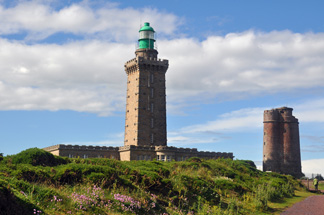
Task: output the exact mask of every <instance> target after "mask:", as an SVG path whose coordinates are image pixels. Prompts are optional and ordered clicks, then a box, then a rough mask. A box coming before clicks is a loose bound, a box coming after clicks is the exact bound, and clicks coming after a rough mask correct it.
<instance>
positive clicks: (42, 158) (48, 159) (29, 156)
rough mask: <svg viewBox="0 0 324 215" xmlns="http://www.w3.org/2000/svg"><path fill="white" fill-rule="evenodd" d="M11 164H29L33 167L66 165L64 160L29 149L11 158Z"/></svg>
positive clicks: (44, 152) (35, 149)
mask: <svg viewBox="0 0 324 215" xmlns="http://www.w3.org/2000/svg"><path fill="white" fill-rule="evenodd" d="M12 163H13V164H31V165H33V166H57V165H60V164H66V163H67V161H66V160H65V159H64V158H61V157H58V156H54V155H53V154H51V153H49V152H47V151H45V150H42V149H39V148H30V149H27V150H25V151H22V152H20V153H18V154H16V155H14V156H12Z"/></svg>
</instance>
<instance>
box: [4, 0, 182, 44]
mask: <svg viewBox="0 0 324 215" xmlns="http://www.w3.org/2000/svg"><path fill="white" fill-rule="evenodd" d="M141 19H143V20H144V21H146V20H149V21H150V22H151V23H152V24H153V25H154V26H155V27H156V28H158V29H159V32H160V33H161V34H162V35H163V34H166V35H172V34H173V33H174V31H175V29H176V28H177V26H178V25H179V24H180V23H181V20H180V19H179V18H178V17H176V16H175V15H173V14H170V13H163V12H160V11H158V10H156V9H151V8H143V9H140V10H137V9H133V8H124V9H121V8H118V7H117V5H114V4H109V3H107V4H103V5H101V7H100V8H99V9H94V8H92V7H91V2H88V1H83V2H81V3H74V4H71V5H69V6H66V7H64V8H61V9H59V10H55V9H54V8H53V7H52V6H51V5H50V4H48V3H44V2H40V1H36V0H34V1H19V2H18V4H16V5H15V6H13V7H10V8H5V7H3V6H0V25H1V29H0V34H2V35H6V34H15V33H21V32H26V33H27V37H26V39H28V40H42V39H45V38H47V37H48V36H50V35H53V34H55V33H58V32H63V33H72V34H75V35H82V36H88V37H89V36H90V37H101V38H102V39H105V40H117V41H134V40H136V38H137V33H138V27H139V25H140V20H141ZM161 20H163V21H162V22H161Z"/></svg>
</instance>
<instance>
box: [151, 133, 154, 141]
mask: <svg viewBox="0 0 324 215" xmlns="http://www.w3.org/2000/svg"><path fill="white" fill-rule="evenodd" d="M153 141H154V136H153V134H151V143H153Z"/></svg>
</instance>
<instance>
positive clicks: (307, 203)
mask: <svg viewBox="0 0 324 215" xmlns="http://www.w3.org/2000/svg"><path fill="white" fill-rule="evenodd" d="M281 214H283V215H308V214H309V215H323V214H324V196H310V197H308V198H307V199H305V200H304V201H301V202H298V203H296V204H294V205H293V206H292V207H291V208H288V209H287V210H285V211H284V212H282V213H281Z"/></svg>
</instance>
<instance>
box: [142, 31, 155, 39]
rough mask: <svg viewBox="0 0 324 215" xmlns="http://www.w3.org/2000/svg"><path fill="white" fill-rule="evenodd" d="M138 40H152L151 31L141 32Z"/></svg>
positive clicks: (152, 34)
mask: <svg viewBox="0 0 324 215" xmlns="http://www.w3.org/2000/svg"><path fill="white" fill-rule="evenodd" d="M139 38H140V39H153V40H154V32H153V31H141V32H140V36H139Z"/></svg>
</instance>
